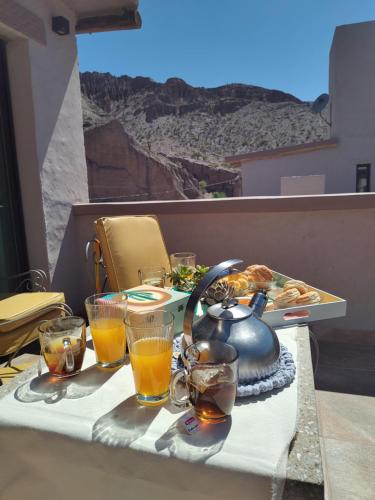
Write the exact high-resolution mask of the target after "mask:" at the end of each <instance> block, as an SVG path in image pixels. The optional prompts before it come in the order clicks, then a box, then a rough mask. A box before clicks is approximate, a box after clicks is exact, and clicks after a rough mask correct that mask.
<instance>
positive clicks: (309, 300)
mask: <svg viewBox="0 0 375 500" xmlns="http://www.w3.org/2000/svg"><path fill="white" fill-rule="evenodd" d="M320 301H321V298H320V295H319V293H318V292H316V291H315V290H312V291H311V292H307V293H304V294H303V295H300V296H299V297H298V298H297V300H296V304H317V303H318V302H320Z"/></svg>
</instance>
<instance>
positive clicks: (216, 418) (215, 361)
mask: <svg viewBox="0 0 375 500" xmlns="http://www.w3.org/2000/svg"><path fill="white" fill-rule="evenodd" d="M184 363H185V369H184V370H177V371H175V372H174V374H173V376H172V382H171V400H172V402H173V403H174V404H175V405H177V406H183V407H188V406H193V407H194V411H195V414H196V416H197V417H198V418H199V419H200V420H202V421H204V422H208V423H211V424H212V423H214V424H215V423H219V422H224V421H225V420H226V419H227V417H228V416H229V415H230V413H231V411H232V408H233V405H234V402H235V399H236V393H237V381H238V353H237V350H236V349H235V348H234V347H233V346H231V345H229V344H226V343H224V342H220V341H219V340H210V341H206V340H201V341H199V342H196V343H195V344H191V345H190V346H189V347H187V348H186V349H185V352H184ZM180 381H182V382H183V383H184V384H185V388H186V393H187V395H186V396H185V397H183V398H178V397H177V396H176V386H177V384H178V383H179V382H180Z"/></svg>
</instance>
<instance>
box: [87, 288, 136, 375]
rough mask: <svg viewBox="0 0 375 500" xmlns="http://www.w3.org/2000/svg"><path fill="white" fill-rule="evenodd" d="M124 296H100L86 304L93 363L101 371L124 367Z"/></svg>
mask: <svg viewBox="0 0 375 500" xmlns="http://www.w3.org/2000/svg"><path fill="white" fill-rule="evenodd" d="M127 304H128V296H127V295H126V293H122V292H119V293H111V292H108V293H99V294H96V295H92V296H91V297H88V298H87V299H86V300H85V306H86V311H87V316H88V318H89V323H90V332H91V336H92V340H93V342H94V349H95V355H96V361H97V363H98V365H99V366H101V367H102V368H115V367H116V366H120V365H122V364H123V363H124V359H125V352H126V335H125V325H124V318H125V314H126V310H127Z"/></svg>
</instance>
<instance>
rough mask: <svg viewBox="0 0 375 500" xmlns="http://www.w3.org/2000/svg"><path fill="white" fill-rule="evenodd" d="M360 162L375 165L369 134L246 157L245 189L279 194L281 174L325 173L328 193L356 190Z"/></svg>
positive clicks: (255, 193) (373, 177)
mask: <svg viewBox="0 0 375 500" xmlns="http://www.w3.org/2000/svg"><path fill="white" fill-rule="evenodd" d="M360 163H370V164H371V165H372V169H373V170H374V169H375V141H372V140H369V139H368V138H366V137H362V138H359V137H358V138H351V139H347V140H346V141H345V142H344V143H341V142H340V143H339V144H338V145H337V147H336V148H334V149H322V150H317V151H311V152H309V153H300V154H298V155H297V154H296V155H289V156H280V157H275V158H268V159H264V160H254V161H248V162H246V161H244V162H243V164H242V166H241V175H242V192H243V195H244V196H279V195H280V194H281V193H280V182H281V180H280V179H281V177H291V176H305V175H325V177H326V182H325V189H326V193H327V194H334V193H352V192H355V190H356V165H357V164H360ZM371 191H375V173H373V175H371ZM317 194H318V193H317Z"/></svg>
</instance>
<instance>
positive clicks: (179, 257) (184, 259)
mask: <svg viewBox="0 0 375 500" xmlns="http://www.w3.org/2000/svg"><path fill="white" fill-rule="evenodd" d="M169 258H170V262H171V268H172V269H176V268H178V267H182V266H183V267H195V264H196V258H197V256H196V255H195V253H192V252H178V253H172V254H171V255H170V257H169Z"/></svg>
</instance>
